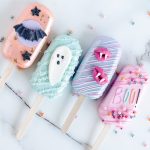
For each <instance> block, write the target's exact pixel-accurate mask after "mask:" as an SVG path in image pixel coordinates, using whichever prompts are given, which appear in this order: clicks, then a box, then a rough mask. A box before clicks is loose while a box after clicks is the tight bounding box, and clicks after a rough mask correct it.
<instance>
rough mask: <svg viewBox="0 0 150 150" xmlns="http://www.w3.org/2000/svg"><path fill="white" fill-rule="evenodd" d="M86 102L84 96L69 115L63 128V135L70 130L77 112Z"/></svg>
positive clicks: (78, 100) (80, 97)
mask: <svg viewBox="0 0 150 150" xmlns="http://www.w3.org/2000/svg"><path fill="white" fill-rule="evenodd" d="M84 100H85V97H84V96H82V95H81V96H79V97H78V99H77V101H76V103H75V104H74V106H73V108H72V110H71V112H70V113H69V115H68V117H67V119H66V121H65V123H64V125H63V127H62V129H61V130H62V132H63V133H66V132H67V131H68V129H69V127H70V126H71V124H72V122H73V120H74V118H75V116H76V114H77V112H78V111H79V109H80V107H81V104H82V103H83V101H84Z"/></svg>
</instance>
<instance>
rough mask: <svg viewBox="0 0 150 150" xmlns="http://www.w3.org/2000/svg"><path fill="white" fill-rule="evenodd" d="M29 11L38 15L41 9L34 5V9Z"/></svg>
mask: <svg viewBox="0 0 150 150" xmlns="http://www.w3.org/2000/svg"><path fill="white" fill-rule="evenodd" d="M31 12H32V15H33V16H39V13H40V12H41V10H40V9H38V8H37V7H35V8H34V9H31Z"/></svg>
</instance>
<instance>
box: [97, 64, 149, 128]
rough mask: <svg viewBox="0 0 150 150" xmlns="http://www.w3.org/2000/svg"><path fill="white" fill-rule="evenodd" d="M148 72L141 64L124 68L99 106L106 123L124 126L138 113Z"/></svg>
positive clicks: (100, 113) (100, 114)
mask: <svg viewBox="0 0 150 150" xmlns="http://www.w3.org/2000/svg"><path fill="white" fill-rule="evenodd" d="M147 81H148V74H147V73H146V72H145V71H144V69H143V68H142V67H140V66H126V67H124V68H123V69H122V71H121V73H120V74H119V76H118V78H117V79H116V81H115V83H114V84H113V86H112V88H111V89H110V91H109V93H108V94H107V95H106V97H105V98H104V99H103V101H102V102H101V104H100V106H99V109H98V111H99V116H100V118H101V120H102V121H103V122H104V123H106V124H115V125H117V126H118V127H122V126H123V124H124V123H125V122H128V121H129V120H131V119H132V118H134V117H135V115H136V110H135V109H136V105H137V103H138V101H139V96H140V94H141V92H142V89H143V87H144V85H145V84H146V83H147Z"/></svg>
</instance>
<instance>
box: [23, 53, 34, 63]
mask: <svg viewBox="0 0 150 150" xmlns="http://www.w3.org/2000/svg"><path fill="white" fill-rule="evenodd" d="M31 55H32V54H31V53H29V52H28V51H25V52H24V53H23V54H22V57H23V60H24V61H25V60H30V56H31Z"/></svg>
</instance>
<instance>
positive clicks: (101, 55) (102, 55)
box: [94, 47, 110, 61]
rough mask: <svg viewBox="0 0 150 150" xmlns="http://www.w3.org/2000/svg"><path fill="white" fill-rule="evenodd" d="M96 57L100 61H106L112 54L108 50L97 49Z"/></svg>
mask: <svg viewBox="0 0 150 150" xmlns="http://www.w3.org/2000/svg"><path fill="white" fill-rule="evenodd" d="M94 55H95V57H96V58H97V60H98V61H105V60H107V59H108V58H110V52H109V51H108V50H107V48H104V47H98V48H96V49H95V51H94Z"/></svg>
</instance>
